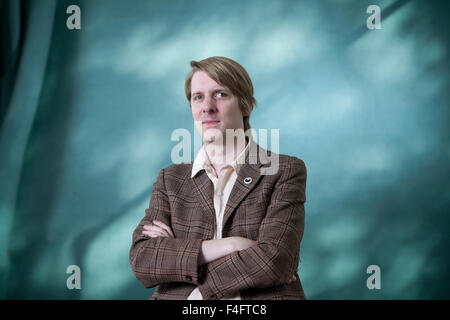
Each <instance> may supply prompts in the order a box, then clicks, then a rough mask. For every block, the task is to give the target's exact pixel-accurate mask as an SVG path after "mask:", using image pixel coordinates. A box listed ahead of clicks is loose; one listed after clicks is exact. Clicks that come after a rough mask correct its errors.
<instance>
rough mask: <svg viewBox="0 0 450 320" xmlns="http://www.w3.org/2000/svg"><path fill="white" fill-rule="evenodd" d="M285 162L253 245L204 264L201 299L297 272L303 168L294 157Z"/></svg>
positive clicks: (268, 283) (302, 214) (274, 282)
mask: <svg viewBox="0 0 450 320" xmlns="http://www.w3.org/2000/svg"><path fill="white" fill-rule="evenodd" d="M289 162H290V163H288V166H287V167H285V168H284V169H283V172H282V173H281V174H280V178H279V179H278V181H277V182H276V184H275V188H274V191H273V193H272V196H271V200H270V203H269V205H268V207H267V212H266V216H265V217H264V219H263V221H262V222H261V226H260V228H259V234H258V239H257V244H256V245H254V246H252V247H250V248H247V249H245V250H241V251H235V252H233V253H231V254H229V255H227V256H225V257H222V258H220V259H217V260H215V261H212V262H210V263H208V264H207V265H206V266H205V274H204V280H202V282H201V284H200V285H199V290H200V292H201V294H202V296H203V298H204V299H221V298H223V297H226V296H229V295H232V294H235V293H236V292H240V291H243V290H246V289H250V288H267V287H272V286H276V285H282V284H286V283H287V281H288V280H289V279H290V277H291V276H292V275H293V274H296V273H297V266H298V262H299V255H300V242H301V239H302V237H303V229H304V218H305V209H304V202H305V201H306V195H305V188H306V167H305V164H304V162H303V161H302V160H300V159H297V158H295V157H290V158H289ZM280 169H281V167H280Z"/></svg>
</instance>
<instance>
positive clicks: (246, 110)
mask: <svg viewBox="0 0 450 320" xmlns="http://www.w3.org/2000/svg"><path fill="white" fill-rule="evenodd" d="M241 112H242V116H243V117H248V116H249V115H250V111H249V110H248V108H246V107H242V108H241Z"/></svg>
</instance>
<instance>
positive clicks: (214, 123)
mask: <svg viewBox="0 0 450 320" xmlns="http://www.w3.org/2000/svg"><path fill="white" fill-rule="evenodd" d="M219 122H220V121H219V120H212V121H202V125H204V126H207V127H214V126H216V125H218V124H219Z"/></svg>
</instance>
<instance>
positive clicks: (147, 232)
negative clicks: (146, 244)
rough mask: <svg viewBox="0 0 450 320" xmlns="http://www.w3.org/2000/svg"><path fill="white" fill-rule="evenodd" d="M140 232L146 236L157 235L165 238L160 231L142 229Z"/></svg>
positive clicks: (154, 236)
mask: <svg viewBox="0 0 450 320" xmlns="http://www.w3.org/2000/svg"><path fill="white" fill-rule="evenodd" d="M142 234H145V235H146V236H149V237H150V238H157V237H163V238H167V235H166V234H164V233H162V232H160V231H145V230H144V231H142Z"/></svg>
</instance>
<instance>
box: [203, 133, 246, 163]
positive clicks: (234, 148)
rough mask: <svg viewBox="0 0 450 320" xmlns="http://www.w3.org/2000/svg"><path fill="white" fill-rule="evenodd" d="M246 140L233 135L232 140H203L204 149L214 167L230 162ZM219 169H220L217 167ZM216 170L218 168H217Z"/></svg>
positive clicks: (242, 148) (243, 146) (240, 150)
mask: <svg viewBox="0 0 450 320" xmlns="http://www.w3.org/2000/svg"><path fill="white" fill-rule="evenodd" d="M247 143H248V141H247V138H246V139H245V140H242V139H238V138H237V137H233V141H230V142H228V143H227V142H225V143H220V144H218V143H214V142H205V145H204V146H205V151H206V153H207V154H208V157H209V160H210V161H211V164H212V165H213V166H214V168H216V170H217V168H221V167H223V166H225V165H227V164H231V163H232V162H233V161H234V160H235V159H236V158H237V157H238V155H239V154H241V152H242V151H243V150H244V149H245V146H246V145H247ZM219 170H220V169H219ZM217 171H218V170H217Z"/></svg>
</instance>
